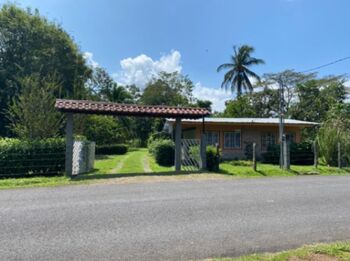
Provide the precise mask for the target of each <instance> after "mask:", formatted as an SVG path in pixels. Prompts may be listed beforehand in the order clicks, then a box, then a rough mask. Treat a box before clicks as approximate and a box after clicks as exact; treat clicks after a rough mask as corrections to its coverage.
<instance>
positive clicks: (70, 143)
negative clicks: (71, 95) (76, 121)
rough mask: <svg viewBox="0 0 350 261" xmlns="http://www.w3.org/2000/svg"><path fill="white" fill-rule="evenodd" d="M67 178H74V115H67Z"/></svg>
mask: <svg viewBox="0 0 350 261" xmlns="http://www.w3.org/2000/svg"><path fill="white" fill-rule="evenodd" d="M66 116H67V117H66V120H67V123H66V164H65V170H66V176H68V177H71V176H72V169H73V113H67V115H66Z"/></svg>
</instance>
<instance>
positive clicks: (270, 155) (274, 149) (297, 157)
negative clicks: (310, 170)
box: [262, 142, 314, 165]
mask: <svg viewBox="0 0 350 261" xmlns="http://www.w3.org/2000/svg"><path fill="white" fill-rule="evenodd" d="M289 148H290V164H293V165H312V164H313V163H314V153H313V149H312V144H311V143H309V142H302V143H292V144H290V147H289ZM262 161H263V162H264V163H271V164H279V161H280V145H279V144H276V145H272V146H269V147H268V149H267V152H265V153H263V154H262Z"/></svg>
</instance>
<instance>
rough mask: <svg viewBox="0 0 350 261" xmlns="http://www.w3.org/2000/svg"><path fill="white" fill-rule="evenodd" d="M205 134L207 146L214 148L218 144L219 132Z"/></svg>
mask: <svg viewBox="0 0 350 261" xmlns="http://www.w3.org/2000/svg"><path fill="white" fill-rule="evenodd" d="M205 134H206V136H207V145H212V146H216V144H219V132H215V131H208V132H206V133H205Z"/></svg>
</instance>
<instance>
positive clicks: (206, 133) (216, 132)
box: [205, 131, 220, 146]
mask: <svg viewBox="0 0 350 261" xmlns="http://www.w3.org/2000/svg"><path fill="white" fill-rule="evenodd" d="M208 133H215V134H217V136H218V140H217V144H218V145H219V146H220V131H206V132H205V137H206V138H205V142H206V144H207V145H209V146H215V145H216V144H209V142H208Z"/></svg>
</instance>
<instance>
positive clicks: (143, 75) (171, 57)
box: [113, 50, 182, 89]
mask: <svg viewBox="0 0 350 261" xmlns="http://www.w3.org/2000/svg"><path fill="white" fill-rule="evenodd" d="M120 66H121V68H122V69H121V71H120V72H118V73H115V74H113V76H114V77H115V79H116V81H117V82H120V83H121V84H135V85H136V86H138V87H140V88H141V89H142V88H144V87H145V85H146V84H147V83H148V82H149V81H150V80H151V79H152V77H153V76H155V75H157V74H158V73H159V72H161V71H164V72H169V73H170V72H175V71H178V72H181V70H182V66H181V54H180V52H179V51H176V50H172V51H171V52H170V53H169V54H165V55H162V56H161V57H160V59H159V60H153V59H152V58H151V57H149V56H147V55H145V54H141V55H139V56H136V57H129V58H125V59H123V60H121V61H120Z"/></svg>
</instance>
